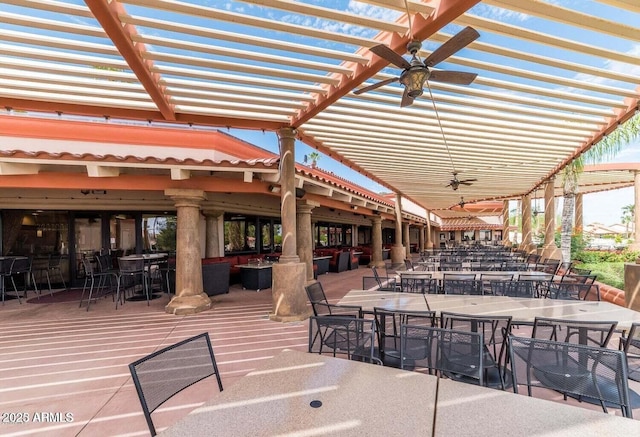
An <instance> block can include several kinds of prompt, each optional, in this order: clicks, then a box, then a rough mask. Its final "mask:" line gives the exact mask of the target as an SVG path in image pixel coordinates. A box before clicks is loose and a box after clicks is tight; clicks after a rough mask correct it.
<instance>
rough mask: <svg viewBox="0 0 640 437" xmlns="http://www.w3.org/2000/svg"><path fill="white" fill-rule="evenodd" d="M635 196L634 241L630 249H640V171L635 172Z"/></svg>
mask: <svg viewBox="0 0 640 437" xmlns="http://www.w3.org/2000/svg"><path fill="white" fill-rule="evenodd" d="M633 174H634V176H633V181H634V185H633V190H634V191H633V194H634V196H633V198H634V200H635V209H634V211H633V212H634V216H635V220H634V223H633V243H631V244H630V245H629V250H640V171H634V172H633Z"/></svg>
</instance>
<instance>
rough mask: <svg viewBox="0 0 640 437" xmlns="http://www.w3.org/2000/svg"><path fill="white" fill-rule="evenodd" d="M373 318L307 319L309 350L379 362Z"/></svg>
mask: <svg viewBox="0 0 640 437" xmlns="http://www.w3.org/2000/svg"><path fill="white" fill-rule="evenodd" d="M375 323H376V322H375V320H373V319H361V318H356V317H345V316H311V317H310V318H309V352H310V353H317V354H321V355H322V354H326V353H329V354H331V355H332V356H334V357H344V358H347V359H350V360H357V361H363V362H368V363H373V364H382V361H381V360H380V359H379V358H378V357H377V356H376V354H375Z"/></svg>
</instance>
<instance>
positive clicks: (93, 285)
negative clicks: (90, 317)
mask: <svg viewBox="0 0 640 437" xmlns="http://www.w3.org/2000/svg"><path fill="white" fill-rule="evenodd" d="M96 261H97V262H99V261H98V260H97V257H96ZM82 266H83V268H84V274H85V276H84V285H83V287H82V295H81V296H80V306H79V307H80V308H82V304H83V303H84V302H85V299H84V294H85V292H86V290H87V287H88V288H89V295H88V297H87V300H86V302H87V311H89V307H90V306H91V302H92V301H94V300H96V299H97V298H99V297H102V296H106V295H107V294H111V295H112V296H113V293H114V292H115V291H116V285H117V283H118V273H117V272H116V271H115V270H105V271H99V270H96V268H95V267H94V266H93V264H92V263H91V260H89V259H88V258H86V257H84V258H82Z"/></svg>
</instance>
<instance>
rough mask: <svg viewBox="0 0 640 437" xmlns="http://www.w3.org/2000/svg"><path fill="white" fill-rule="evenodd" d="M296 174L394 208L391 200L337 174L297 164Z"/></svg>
mask: <svg viewBox="0 0 640 437" xmlns="http://www.w3.org/2000/svg"><path fill="white" fill-rule="evenodd" d="M296 172H297V173H299V174H302V175H305V176H308V177H311V178H314V179H316V180H319V181H322V182H325V183H329V184H332V185H335V186H337V187H339V188H342V189H344V190H345V191H349V192H351V193H354V194H357V195H359V196H362V197H365V198H367V199H370V200H373V201H375V202H379V203H383V204H385V205H388V206H394V205H395V203H394V202H390V201H389V199H386V198H385V197H384V196H382V195H380V194H377V193H374V192H373V191H370V190H367V189H366V188H363V187H361V186H359V185H356V184H354V183H352V182H350V181H348V180H347V179H345V178H342V177H340V176H338V175H336V174H335V173H331V172H327V171H324V170H321V169H319V168H317V167H316V168H311V167H307V166H305V165H302V164H296Z"/></svg>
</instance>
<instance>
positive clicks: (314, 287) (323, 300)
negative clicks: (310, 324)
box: [304, 282, 362, 317]
mask: <svg viewBox="0 0 640 437" xmlns="http://www.w3.org/2000/svg"><path fill="white" fill-rule="evenodd" d="M304 289H305V291H306V292H307V297H308V298H309V302H310V303H311V308H312V309H313V314H314V315H315V316H331V315H336V316H350V317H362V308H361V307H359V306H355V305H336V304H331V303H329V301H328V300H327V296H326V295H325V293H324V289H323V288H322V284H321V283H320V282H314V283H313V284H310V285H307V286H306V287H304Z"/></svg>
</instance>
